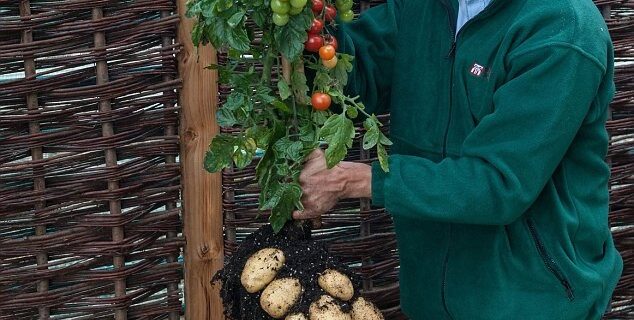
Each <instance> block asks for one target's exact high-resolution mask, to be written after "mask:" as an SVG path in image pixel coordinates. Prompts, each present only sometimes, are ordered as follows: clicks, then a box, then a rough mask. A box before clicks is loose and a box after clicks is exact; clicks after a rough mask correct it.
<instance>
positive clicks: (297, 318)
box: [284, 313, 308, 320]
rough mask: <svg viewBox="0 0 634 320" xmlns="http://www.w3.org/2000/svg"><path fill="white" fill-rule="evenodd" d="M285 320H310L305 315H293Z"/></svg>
mask: <svg viewBox="0 0 634 320" xmlns="http://www.w3.org/2000/svg"><path fill="white" fill-rule="evenodd" d="M284 320H308V318H306V316H305V315H304V314H303V313H293V314H289V315H288V316H286V318H284Z"/></svg>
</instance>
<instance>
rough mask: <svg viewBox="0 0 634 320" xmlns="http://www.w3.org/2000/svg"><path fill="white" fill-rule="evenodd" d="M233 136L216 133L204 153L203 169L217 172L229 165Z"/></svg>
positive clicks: (233, 143)
mask: <svg viewBox="0 0 634 320" xmlns="http://www.w3.org/2000/svg"><path fill="white" fill-rule="evenodd" d="M234 147H235V138H234V137H232V136H231V135H227V134H218V135H217V136H216V137H215V138H214V139H213V140H212V141H211V145H210V146H209V151H207V153H206V154H205V161H204V165H205V170H207V171H209V172H218V171H220V170H222V169H224V168H228V167H230V166H231V160H232V155H233V149H234Z"/></svg>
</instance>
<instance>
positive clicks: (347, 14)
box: [339, 10, 354, 22]
mask: <svg viewBox="0 0 634 320" xmlns="http://www.w3.org/2000/svg"><path fill="white" fill-rule="evenodd" d="M339 19H341V21H343V22H350V21H352V19H354V12H352V10H347V11H343V12H341V11H340V13H339Z"/></svg>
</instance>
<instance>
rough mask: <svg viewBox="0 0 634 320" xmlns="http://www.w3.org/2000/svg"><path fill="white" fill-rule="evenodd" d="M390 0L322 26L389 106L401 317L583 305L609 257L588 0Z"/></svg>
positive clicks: (594, 23)
mask: <svg viewBox="0 0 634 320" xmlns="http://www.w3.org/2000/svg"><path fill="white" fill-rule="evenodd" d="M457 8H458V5H457V1H455V0H428V1H423V0H410V1H407V0H390V1H388V3H387V4H386V5H381V6H379V7H376V8H373V9H371V10H369V11H367V12H366V13H364V14H363V15H362V16H361V18H360V19H359V20H358V21H356V22H354V23H351V24H342V25H341V27H340V28H339V29H338V31H337V32H338V37H339V41H340V47H341V48H342V50H343V51H345V52H348V53H351V54H353V55H354V56H355V69H354V72H353V74H351V82H350V84H349V86H348V88H347V89H348V90H349V91H350V93H351V94H355V95H356V94H358V95H360V96H361V97H362V99H363V102H364V103H365V105H366V106H367V108H368V109H369V110H370V111H372V112H377V113H378V112H381V111H385V108H386V107H387V108H389V111H390V112H391V115H392V116H391V133H390V134H391V139H392V140H393V142H394V145H393V148H392V150H391V154H390V157H389V161H390V166H389V168H390V171H389V173H384V172H383V171H382V170H381V169H380V167H379V166H378V165H376V164H375V165H373V174H372V201H373V203H374V204H375V205H379V206H385V207H386V208H387V210H388V211H389V212H390V213H391V214H392V216H393V219H394V223H395V228H396V234H397V238H398V247H399V252H400V262H401V269H400V286H401V303H402V308H403V310H404V312H405V313H406V314H407V315H409V317H411V318H412V319H455V320H458V319H465V320H476V319H483V320H494V319H548V320H556V319H571V320H572V319H574V320H580V319H599V318H600V317H601V315H602V314H603V313H604V312H605V311H606V308H607V307H608V304H609V300H610V297H611V294H612V291H613V290H614V288H615V286H616V283H617V281H618V279H619V276H620V273H621V271H622V265H623V263H622V259H621V257H620V256H619V254H618V252H617V251H616V249H615V247H614V243H613V240H612V237H611V234H610V229H609V227H608V178H609V173H610V172H609V167H608V165H607V164H606V162H605V161H604V158H605V156H606V150H607V144H608V137H607V133H606V130H605V128H604V125H605V121H606V117H607V112H608V110H607V108H608V104H609V102H610V100H611V99H612V97H613V94H614V83H613V50H612V45H611V41H610V37H609V34H608V30H607V27H606V25H605V23H604V21H603V19H602V17H601V15H600V13H599V11H598V10H597V8H596V7H595V6H594V4H593V3H592V1H590V0H563V1H553V0H494V1H493V2H492V3H491V4H490V5H489V6H488V7H487V8H486V9H485V10H484V11H483V12H481V13H480V14H479V15H477V16H476V17H475V18H473V19H472V20H470V21H469V22H468V23H467V24H466V25H465V26H464V27H462V28H461V29H460V31H459V33H458V34H457V35H456V33H455V31H454V30H455V23H456V22H455V21H456V16H457Z"/></svg>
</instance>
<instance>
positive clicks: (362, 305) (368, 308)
mask: <svg viewBox="0 0 634 320" xmlns="http://www.w3.org/2000/svg"><path fill="white" fill-rule="evenodd" d="M351 315H352V320H384V319H385V318H383V314H381V311H380V310H379V308H377V307H376V306H375V305H374V304H373V303H372V302H370V301H368V300H365V299H363V297H359V299H357V300H355V301H354V303H352V312H351Z"/></svg>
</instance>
